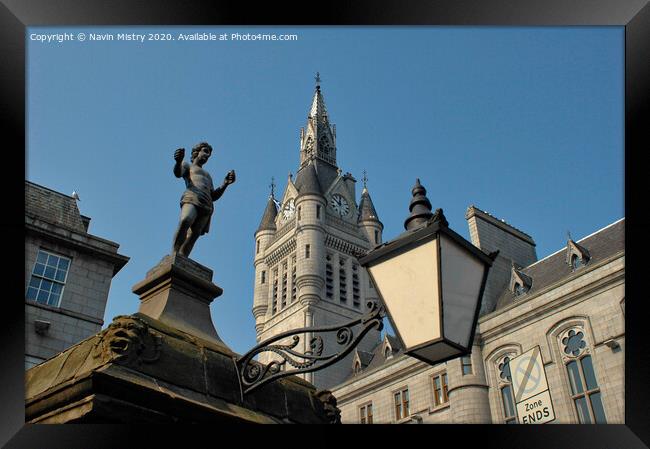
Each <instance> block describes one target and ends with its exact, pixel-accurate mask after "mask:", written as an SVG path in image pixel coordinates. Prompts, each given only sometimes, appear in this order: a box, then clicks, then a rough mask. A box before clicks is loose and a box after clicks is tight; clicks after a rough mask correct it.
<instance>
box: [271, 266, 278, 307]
mask: <svg viewBox="0 0 650 449" xmlns="http://www.w3.org/2000/svg"><path fill="white" fill-rule="evenodd" d="M277 311H278V269H277V268H276V269H275V270H273V296H272V306H271V313H273V314H274V313H276V312H277Z"/></svg>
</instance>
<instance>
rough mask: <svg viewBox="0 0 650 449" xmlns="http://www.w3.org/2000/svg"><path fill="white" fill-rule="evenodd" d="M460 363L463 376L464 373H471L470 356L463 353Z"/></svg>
mask: <svg viewBox="0 0 650 449" xmlns="http://www.w3.org/2000/svg"><path fill="white" fill-rule="evenodd" d="M460 365H461V368H462V371H463V376H464V375H466V374H472V356H471V355H465V356H463V357H461V358H460Z"/></svg>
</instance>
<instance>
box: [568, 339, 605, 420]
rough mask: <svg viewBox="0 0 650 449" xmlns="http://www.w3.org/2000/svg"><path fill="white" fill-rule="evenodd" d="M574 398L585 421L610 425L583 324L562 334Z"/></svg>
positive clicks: (579, 417) (576, 406) (576, 407)
mask: <svg viewBox="0 0 650 449" xmlns="http://www.w3.org/2000/svg"><path fill="white" fill-rule="evenodd" d="M559 339H560V349H561V352H562V359H563V361H564V365H565V369H566V373H567V377H568V379H569V387H570V394H571V399H572V400H573V405H574V407H575V410H576V414H577V416H578V420H579V422H580V423H582V424H594V423H595V424H606V423H607V419H606V417H605V409H604V408H603V401H602V394H601V392H600V387H599V386H598V380H597V378H596V372H595V370H594V364H593V359H592V356H591V351H590V348H589V345H588V344H587V341H586V340H585V333H584V331H583V329H581V328H580V327H573V328H571V329H569V330H566V331H565V332H564V333H562V334H561V335H560V337H559Z"/></svg>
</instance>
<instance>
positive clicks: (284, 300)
mask: <svg viewBox="0 0 650 449" xmlns="http://www.w3.org/2000/svg"><path fill="white" fill-rule="evenodd" d="M287 276H288V273H287V263H286V262H285V263H284V264H282V308H283V309H284V308H285V307H286V306H287V288H288V285H287V284H288V278H287Z"/></svg>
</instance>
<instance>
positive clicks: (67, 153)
mask: <svg viewBox="0 0 650 449" xmlns="http://www.w3.org/2000/svg"><path fill="white" fill-rule="evenodd" d="M63 32H69V33H73V34H74V35H76V34H77V33H79V32H83V33H86V34H87V35H88V34H89V33H111V34H114V35H115V36H117V33H144V34H148V33H156V32H158V33H171V34H172V36H173V37H176V36H177V35H178V34H179V33H194V32H201V33H202V32H213V33H215V34H219V33H228V35H230V34H231V33H235V32H239V33H258V32H260V33H275V34H296V35H297V36H298V40H297V41H290V42H287V41H283V42H280V41H276V42H269V41H237V42H236V41H230V40H229V41H207V42H206V41H194V42H179V41H178V40H175V41H165V42H162V41H145V42H143V43H141V42H133V41H129V42H126V41H117V40H115V41H111V42H97V41H93V42H90V41H84V42H79V41H77V40H75V41H68V42H62V43H58V42H50V43H43V42H40V41H36V40H31V39H30V34H31V33H38V34H48V33H63ZM26 38H27V45H28V53H27V56H28V62H27V93H28V94H27V102H28V117H27V121H28V130H27V142H28V143H27V159H26V168H27V170H26V177H27V179H29V180H30V181H33V182H36V183H38V184H42V185H44V186H47V187H49V188H51V189H54V190H57V191H60V192H63V193H66V194H70V193H71V192H72V191H73V190H75V191H77V192H78V193H79V195H80V197H81V201H80V202H79V207H80V210H81V213H82V214H84V215H87V216H90V217H91V218H92V221H91V227H90V232H91V233H93V234H95V235H97V236H100V237H103V238H107V239H110V240H113V241H116V242H118V243H119V244H120V245H121V246H120V253H122V254H125V255H127V256H129V257H130V258H131V260H130V262H129V263H128V264H127V265H126V266H125V267H124V268H123V269H122V270H121V271H120V272H119V273H118V274H117V276H115V278H114V279H113V283H112V286H111V292H110V296H109V300H108V305H107V309H106V315H105V321H106V323H107V324H108V323H110V321H111V320H112V318H113V317H114V316H116V315H122V314H130V313H134V312H136V311H137V309H138V305H139V304H138V303H139V301H138V298H137V297H136V296H135V295H134V294H133V293H131V287H132V286H133V285H134V284H135V283H137V282H138V281H140V280H142V279H143V278H144V275H145V273H146V272H147V271H148V270H149V269H150V268H151V267H152V266H154V265H155V264H156V263H158V262H159V261H160V259H161V258H162V257H163V256H164V255H165V254H167V253H168V252H169V250H170V248H171V243H172V235H173V232H174V229H175V227H176V225H177V222H178V215H179V204H178V201H179V198H180V195H181V193H182V192H183V189H184V185H183V182H182V181H181V180H179V179H177V178H175V177H174V175H173V174H172V167H173V163H174V161H173V158H172V155H173V152H174V150H175V149H176V148H179V147H185V148H186V149H187V150H188V151H187V156H188V157H189V150H190V148H191V147H192V146H193V145H194V144H196V143H197V142H199V141H202V140H207V141H208V142H210V143H211V144H212V146H213V147H214V153H213V156H212V158H211V159H210V161H209V162H208V163H207V165H206V168H207V169H208V170H209V171H210V172H211V173H212V176H213V178H214V179H215V182H216V183H217V182H220V181H221V180H222V179H223V176H224V175H225V174H226V172H227V171H228V170H229V169H235V170H236V172H237V182H236V183H235V184H234V185H232V186H231V187H230V188H229V189H228V191H227V192H226V193H225V194H224V196H223V197H222V198H221V199H220V200H219V201H218V202H217V203H216V210H215V214H214V216H213V219H212V224H211V229H210V233H209V234H207V235H206V236H203V237H202V238H201V239H199V241H198V243H197V244H196V247H195V249H194V251H193V253H192V258H194V259H195V260H197V261H198V262H199V263H202V264H204V265H206V266H208V267H210V268H212V269H213V270H214V282H215V283H217V284H218V285H219V286H221V287H222V288H223V289H224V294H223V296H221V297H220V298H218V299H217V300H216V301H215V302H214V303H213V304H212V316H213V321H214V323H215V326H216V328H217V330H218V332H219V334H220V336H221V337H222V339H223V340H224V341H225V342H226V343H227V344H228V345H229V346H230V347H231V348H232V349H233V350H235V351H236V352H239V353H243V352H245V351H246V350H248V349H250V348H251V347H252V346H254V344H255V331H254V320H253V317H252V314H251V307H252V301H253V277H254V270H253V264H252V262H253V252H254V239H253V234H254V232H255V230H256V228H257V226H258V224H259V221H260V219H261V217H262V213H263V210H264V207H265V204H266V200H267V198H268V194H269V187H268V186H269V184H270V180H271V177H272V176H273V177H275V179H276V182H277V184H278V190H280V191H283V189H284V187H285V185H286V179H287V175H288V173H289V171H291V172H293V173H295V171H296V169H297V166H298V162H299V147H298V137H299V131H300V127H302V126H305V121H306V116H307V112H308V109H309V106H310V103H311V98H312V96H313V92H314V75H315V73H316V72H317V71H319V72H320V74H321V78H322V83H321V86H322V92H323V94H324V97H325V102H326V105H327V108H328V111H329V114H330V120H331V121H332V122H333V123H335V124H336V125H337V144H338V153H337V157H338V164H339V166H340V167H341V169H342V170H343V171H344V172H348V171H349V172H351V173H352V174H353V175H354V176H355V177H356V178H357V180H358V181H359V182H358V185H359V186H360V185H361V178H362V173H363V170H367V172H368V179H369V180H368V188H369V190H370V193H371V196H372V198H373V201H374V203H375V206H376V209H377V211H378V213H379V217H380V219H381V220H382V222H383V223H384V226H385V228H384V238H385V239H390V238H392V237H394V236H396V235H397V234H399V233H400V232H401V231H402V230H403V221H404V219H405V218H406V217H407V216H408V203H409V200H410V190H411V187H412V186H413V184H414V182H415V178H416V177H419V178H420V179H421V182H422V184H423V185H424V186H425V187H426V188H427V190H428V197H429V199H430V200H431V203H432V204H433V206H434V207H436V208H437V207H441V208H443V210H444V211H445V215H446V217H447V219H448V220H449V223H450V226H451V227H452V228H453V229H454V230H456V231H457V232H459V233H460V234H461V235H463V236H465V237H466V238H469V235H468V229H467V223H466V221H465V218H464V214H465V210H466V209H467V207H468V206H469V205H471V204H473V205H476V206H477V207H479V208H480V209H483V210H486V211H488V212H490V213H491V214H493V215H495V216H497V217H498V218H500V219H504V220H505V221H507V222H508V223H510V224H512V225H513V226H515V227H517V228H518V229H520V230H522V231H524V232H526V233H528V234H529V235H531V236H532V237H533V238H534V240H535V242H536V243H537V255H538V257H539V258H542V257H545V256H546V255H548V254H550V253H552V252H555V251H557V250H558V249H560V248H561V247H562V246H563V245H564V244H565V242H566V232H567V231H570V232H571V235H572V236H573V238H574V239H580V238H582V237H584V236H586V235H588V234H591V233H592V232H594V231H596V230H598V229H600V228H602V227H604V226H606V225H608V224H610V223H612V222H614V221H616V220H618V219H619V218H621V217H623V216H624V207H623V206H624V200H623V180H624V172H623V161H624V152H623V145H624V135H623V107H624V104H623V89H624V84H623V75H624V72H623V67H624V65H623V64H624V59H623V58H624V53H623V48H624V47H623V44H624V41H623V39H624V31H623V28H622V27H598V28H592V27H572V28H494V27H480V28H479V27H410V28H409V27H365V28H360V27H359V28H351V27H294V28H275V27H259V28H253V27H193V28H189V27H164V28H163V27H110V28H109V27H94V28H91V27H70V28H40V27H38V28H30V29H29V30H28V33H27V36H26ZM360 190H361V189H360V187H359V189H358V191H360ZM357 200H358V198H357Z"/></svg>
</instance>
